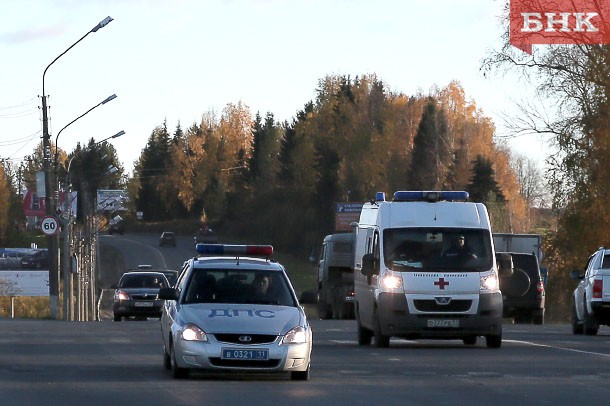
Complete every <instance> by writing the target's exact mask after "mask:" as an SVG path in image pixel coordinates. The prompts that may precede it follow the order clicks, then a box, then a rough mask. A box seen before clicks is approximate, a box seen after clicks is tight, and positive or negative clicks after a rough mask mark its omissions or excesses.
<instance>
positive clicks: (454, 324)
mask: <svg viewBox="0 0 610 406" xmlns="http://www.w3.org/2000/svg"><path fill="white" fill-rule="evenodd" d="M428 327H433V328H435V327H451V328H458V327H460V321H459V320H445V319H428Z"/></svg>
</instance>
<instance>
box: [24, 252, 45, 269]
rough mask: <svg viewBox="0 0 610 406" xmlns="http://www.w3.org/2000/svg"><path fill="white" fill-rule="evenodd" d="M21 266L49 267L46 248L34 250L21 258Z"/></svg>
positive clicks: (32, 267)
mask: <svg viewBox="0 0 610 406" xmlns="http://www.w3.org/2000/svg"><path fill="white" fill-rule="evenodd" d="M21 268H24V269H49V251H48V250H46V249H40V250H36V251H35V252H33V253H31V254H28V255H25V256H23V257H22V258H21Z"/></svg>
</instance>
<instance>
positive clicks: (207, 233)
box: [193, 226, 218, 244]
mask: <svg viewBox="0 0 610 406" xmlns="http://www.w3.org/2000/svg"><path fill="white" fill-rule="evenodd" d="M193 240H195V244H199V243H203V244H217V243H218V236H217V235H216V232H215V231H214V230H212V229H211V228H209V227H208V226H204V227H201V228H200V229H199V230H197V233H196V234H195V236H194V237H193Z"/></svg>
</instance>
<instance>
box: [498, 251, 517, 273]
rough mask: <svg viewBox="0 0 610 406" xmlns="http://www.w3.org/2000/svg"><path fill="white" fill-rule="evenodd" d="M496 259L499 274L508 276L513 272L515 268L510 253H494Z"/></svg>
mask: <svg viewBox="0 0 610 406" xmlns="http://www.w3.org/2000/svg"><path fill="white" fill-rule="evenodd" d="M496 260H497V262H498V273H499V275H500V276H504V277H508V276H511V275H512V274H513V272H514V271H515V270H514V265H513V257H512V256H511V255H510V254H506V253H501V254H496Z"/></svg>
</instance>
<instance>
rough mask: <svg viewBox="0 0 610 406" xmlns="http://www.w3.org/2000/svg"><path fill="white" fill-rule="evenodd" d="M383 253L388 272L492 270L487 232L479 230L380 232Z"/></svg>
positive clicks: (438, 229) (419, 229)
mask: <svg viewBox="0 0 610 406" xmlns="http://www.w3.org/2000/svg"><path fill="white" fill-rule="evenodd" d="M383 252H384V261H385V264H386V266H388V267H392V268H401V267H403V268H404V267H406V268H421V270H426V269H430V270H435V269H453V270H463V271H479V270H481V269H490V268H491V266H492V249H491V241H490V238H489V232H488V231H487V230H480V229H459V228H424V227H422V228H390V229H386V230H384V232H383ZM397 270H398V269H397Z"/></svg>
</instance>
